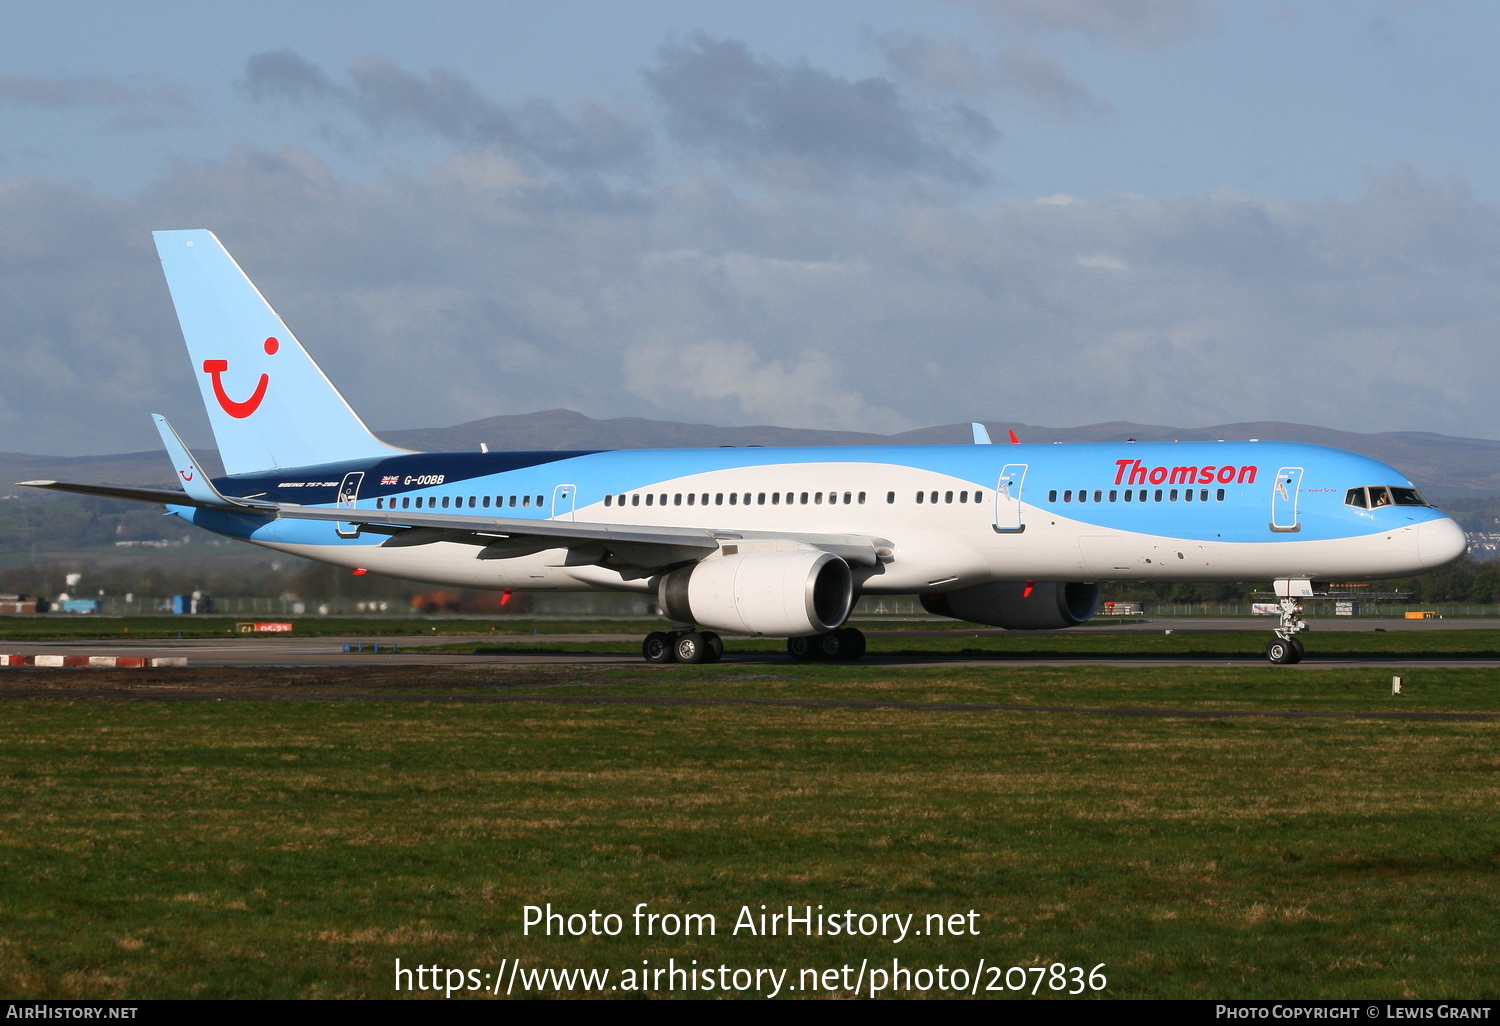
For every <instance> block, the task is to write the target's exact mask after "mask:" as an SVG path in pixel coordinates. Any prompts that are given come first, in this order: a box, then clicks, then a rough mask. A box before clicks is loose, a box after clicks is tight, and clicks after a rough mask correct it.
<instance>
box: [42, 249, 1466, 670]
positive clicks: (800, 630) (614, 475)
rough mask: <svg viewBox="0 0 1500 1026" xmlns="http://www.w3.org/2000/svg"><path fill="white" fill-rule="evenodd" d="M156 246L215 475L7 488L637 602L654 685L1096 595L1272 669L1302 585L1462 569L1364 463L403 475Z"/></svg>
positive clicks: (232, 288)
mask: <svg viewBox="0 0 1500 1026" xmlns="http://www.w3.org/2000/svg"><path fill="white" fill-rule="evenodd" d="M156 243H157V251H158V253H159V254H160V256H161V260H162V267H163V269H164V271H165V273H166V277H167V283H168V286H169V287H170V289H171V292H172V301H173V304H174V305H175V307H176V310H177V315H178V320H179V322H180V323H181V325H182V331H183V336H184V339H185V340H186V342H187V346H188V351H189V353H190V354H191V356H192V359H193V364H194V374H195V377H196V379H197V381H198V384H199V388H200V390H201V392H202V396H203V401H204V405H205V408H206V409H207V411H208V415H209V421H210V424H211V426H212V428H213V432H214V437H215V440H216V441H217V442H218V445H219V452H220V456H221V458H222V459H223V461H224V466H225V469H226V471H227V474H226V476H224V477H220V478H217V479H215V480H213V481H208V480H205V478H204V476H203V474H202V472H201V471H200V469H199V467H198V465H197V462H196V460H195V459H194V458H193V456H192V455H191V453H189V452H188V450H187V448H186V446H184V445H183V444H182V441H181V440H180V439H179V438H178V437H177V435H176V433H175V432H174V431H173V430H172V428H171V426H170V425H169V424H167V422H166V420H165V419H164V418H162V417H160V416H158V417H156V423H157V428H158V430H159V431H160V433H161V437H162V442H163V445H164V446H165V447H166V450H167V453H168V455H169V457H170V459H171V461H172V464H173V468H174V470H175V471H176V474H177V477H178V479H179V481H180V483H181V486H182V489H183V490H182V491H181V492H174V491H166V490H161V491H156V490H150V489H138V488H124V487H115V486H101V485H65V484H59V483H57V482H29V483H31V484H36V485H38V486H40V487H50V488H59V489H63V490H68V491H77V492H84V493H87V494H95V495H109V496H116V497H122V498H130V499H139V500H144V501H150V502H159V503H161V504H163V505H165V506H166V507H167V508H168V509H169V510H170V511H171V512H172V513H174V514H176V515H177V516H180V517H182V518H183V519H185V520H188V521H190V522H192V523H194V524H197V525H198V526H200V527H203V528H205V529H207V530H209V531H213V532H216V533H218V534H222V535H226V536H229V537H232V538H238V539H241V540H243V541H247V542H251V543H253V544H256V545H263V546H266V547H268V548H272V549H277V550H279V551H282V552H288V553H293V554H296V555H299V556H305V557H308V558H310V559H316V560H321V561H324V562H328V563H334V564H339V565H342V566H349V567H363V568H365V569H368V570H373V571H377V572H381V573H386V574H391V575H394V576H398V577H404V578H409V579H412V580H422V581H433V582H439V583H443V584H450V585H459V586H463V587H472V588H495V589H501V588H526V589H591V588H613V589H624V590H634V591H647V592H651V593H653V594H655V595H656V596H657V597H658V598H659V600H660V603H661V605H662V607H663V609H664V610H665V611H666V613H667V614H668V616H669V617H670V618H671V619H673V620H674V621H676V622H677V623H678V624H679V625H680V629H678V630H677V631H676V633H675V634H673V635H670V636H669V635H667V634H653V635H652V636H651V637H650V638H648V639H647V642H646V645H645V652H646V655H647V658H648V659H652V660H653V661H668V660H670V659H672V658H676V659H680V660H683V661H699V660H701V659H705V658H717V652H718V651H720V650H721V642H720V641H719V639H718V637H717V635H716V634H714V633H713V632H714V631H729V632H735V633H744V634H758V635H782V636H787V637H788V638H789V639H790V641H789V643H788V647H789V649H790V650H791V651H792V653H793V654H794V655H798V654H799V653H800V654H802V655H804V656H806V655H810V654H817V652H821V653H822V654H823V655H825V656H829V657H840V656H843V657H851V658H852V657H857V656H858V654H859V653H860V652H862V651H863V638H862V635H860V634H859V632H858V631H856V630H852V629H851V628H848V627H845V626H844V623H845V620H846V619H847V618H848V615H849V612H850V610H851V609H852V608H853V603H854V600H855V599H856V598H857V597H858V595H859V594H861V593H915V594H918V595H921V596H922V601H923V604H924V606H925V607H926V608H927V609H929V610H930V611H932V612H935V613H939V614H941V615H945V616H954V617H958V618H960V619H965V620H972V621H976V622H979V623H987V624H993V625H997V626H1002V627H1010V628H1020V629H1033V628H1055V627H1066V626H1071V625H1073V624H1077V623H1080V622H1082V621H1084V620H1086V619H1087V618H1088V617H1089V616H1090V615H1091V614H1092V613H1093V611H1094V608H1095V605H1096V604H1097V602H1098V598H1099V582H1102V581H1121V580H1125V581H1242V580H1247V579H1257V578H1259V579H1263V580H1265V579H1269V580H1274V581H1276V582H1277V590H1278V593H1279V594H1280V596H1281V598H1282V620H1281V626H1280V628H1279V629H1278V630H1277V636H1278V639H1279V640H1278V641H1277V642H1273V643H1272V646H1270V647H1268V655H1270V657H1271V658H1272V659H1273V661H1278V662H1282V661H1295V660H1296V658H1298V657H1300V653H1301V646H1300V643H1299V642H1297V641H1296V640H1295V638H1294V637H1293V636H1294V635H1295V634H1296V633H1297V632H1298V631H1299V630H1301V629H1303V627H1305V624H1303V623H1302V622H1301V621H1300V620H1297V619H1296V612H1297V609H1298V607H1297V606H1296V604H1295V599H1296V597H1297V596H1299V595H1306V594H1310V593H1311V591H1310V589H1311V583H1310V582H1311V581H1312V580H1314V579H1326V578H1343V579H1360V578H1363V579H1376V578H1384V577H1393V576H1400V575H1406V574H1413V573H1421V572H1423V571H1425V570H1430V569H1433V568H1435V567H1438V566H1441V565H1443V564H1444V563H1447V562H1450V561H1452V560H1454V559H1456V558H1458V557H1459V556H1460V555H1462V554H1463V552H1464V550H1465V539H1464V535H1463V532H1462V531H1461V530H1459V528H1458V526H1457V525H1456V524H1455V523H1454V522H1453V521H1452V520H1450V519H1448V518H1447V517H1446V516H1444V515H1443V514H1442V513H1441V512H1440V511H1439V510H1437V509H1435V508H1433V507H1432V506H1430V505H1429V504H1428V503H1427V502H1426V501H1425V500H1424V499H1423V498H1422V496H1421V495H1420V494H1419V493H1418V492H1417V490H1416V489H1415V488H1413V487H1412V484H1411V482H1410V481H1407V480H1406V479H1405V478H1404V477H1402V476H1401V475H1400V474H1399V473H1397V472H1396V471H1395V470H1393V469H1391V468H1390V467H1388V466H1386V465H1385V464H1383V463H1380V462H1378V461H1376V460H1373V459H1369V458H1367V457H1364V456H1359V455H1356V454H1354V453H1348V452H1341V451H1339V450H1336V449H1329V448H1324V447H1322V446H1315V445H1298V444H1291V443H1283V442H1218V443H1205V442H1184V443H1171V444H1135V443H1119V444H1099V445H1022V444H1012V445H991V444H979V443H987V442H988V437H987V435H986V434H985V433H984V432H983V430H982V428H976V431H975V442H976V444H974V445H963V446H864V447H843V448H800V449H765V448H719V449H672V450H617V451H605V452H496V453H490V452H477V453H474V452H470V453H410V452H406V451H404V450H400V449H396V448H394V447H392V446H390V445H387V444H386V443H384V442H382V441H380V440H379V439H378V438H376V437H375V436H374V435H373V434H371V433H370V431H369V430H368V429H367V428H366V427H365V425H364V423H363V422H362V421H361V420H360V419H359V417H358V415H357V414H356V413H355V412H354V411H353V409H351V408H350V406H349V404H348V403H347V402H346V401H345V400H344V398H343V396H342V395H340V394H339V392H338V390H337V389H335V388H334V386H333V385H332V383H331V382H329V380H328V378H327V377H326V376H324V374H323V372H322V371H321V370H320V369H319V368H318V366H317V364H316V363H314V362H313V360H312V358H311V356H310V355H308V353H307V351H306V350H305V349H304V348H303V347H302V345H301V343H300V342H298V340H297V338H296V336H294V335H293V334H292V333H291V331H290V330H289V329H288V328H287V326H286V324H285V323H284V322H283V321H282V320H281V318H280V317H279V316H278V315H277V314H276V312H275V311H274V310H273V309H271V307H270V305H269V304H268V303H267V302H266V301H265V299H264V298H263V297H262V296H261V295H260V293H259V291H258V290H256V288H255V286H254V285H253V284H251V282H250V280H249V279H248V278H246V277H245V275H244V272H243V271H241V270H240V268H239V266H238V265H237V264H236V263H235V262H234V260H233V259H232V258H231V257H230V256H229V254H228V253H227V252H226V251H225V250H224V248H223V246H221V245H220V244H219V241H218V240H217V239H216V238H214V236H213V235H212V234H211V233H210V232H207V231H203V230H189V231H169V232H157V233H156ZM694 627H697V628H711V630H708V631H699V630H694V629H693V628H694ZM810 646H811V647H810ZM1278 646H1279V647H1278Z"/></svg>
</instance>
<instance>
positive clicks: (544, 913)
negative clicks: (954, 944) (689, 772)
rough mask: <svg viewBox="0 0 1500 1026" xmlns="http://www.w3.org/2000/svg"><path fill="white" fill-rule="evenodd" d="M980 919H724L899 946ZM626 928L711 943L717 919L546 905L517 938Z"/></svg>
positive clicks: (852, 915)
mask: <svg viewBox="0 0 1500 1026" xmlns="http://www.w3.org/2000/svg"><path fill="white" fill-rule="evenodd" d="M979 915H980V913H979V912H978V911H977V910H975V909H969V910H967V911H965V912H928V913H917V912H859V911H856V910H854V909H852V908H846V909H843V910H842V911H829V910H827V909H825V908H824V906H822V905H817V906H813V905H786V906H780V905H777V906H769V905H759V906H752V905H741V906H740V910H739V913H738V914H737V915H736V916H734V919H733V924H732V925H731V924H730V923H729V917H728V916H725V917H723V918H724V924H723V925H724V927H726V928H727V932H728V934H729V935H730V936H731V937H840V936H843V937H881V938H884V939H886V940H889V941H890V942H891V943H892V944H900V943H901V942H902V941H904V940H906V938H907V937H921V936H924V935H926V936H933V937H977V936H979ZM627 924H628V925H629V927H630V930H631V932H632V933H633V934H634V935H635V936H637V937H716V936H718V934H719V930H720V917H719V916H717V915H715V914H714V913H712V912H653V911H651V910H650V905H649V903H647V902H644V901H643V902H640V903H639V904H637V905H636V906H635V910H634V911H633V912H631V913H629V914H628V915H624V916H622V915H620V914H619V913H618V912H601V911H599V910H598V909H590V910H589V911H588V912H562V911H556V910H554V909H553V908H552V905H551V903H550V902H549V903H548V904H546V905H523V906H522V908H521V932H522V933H523V934H526V935H530V934H532V933H536V934H539V935H541V936H544V937H581V936H584V935H591V936H596V937H617V936H619V935H620V934H621V933H624V932H625V930H626V926H627Z"/></svg>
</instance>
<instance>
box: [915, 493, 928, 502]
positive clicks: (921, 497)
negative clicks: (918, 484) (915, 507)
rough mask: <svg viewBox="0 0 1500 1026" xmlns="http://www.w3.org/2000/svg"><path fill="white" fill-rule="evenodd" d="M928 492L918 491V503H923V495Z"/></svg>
mask: <svg viewBox="0 0 1500 1026" xmlns="http://www.w3.org/2000/svg"><path fill="white" fill-rule="evenodd" d="M926 494H927V493H926V492H918V493H917V502H918V504H920V503H921V502H922V499H923V497H924V496H925V495H926Z"/></svg>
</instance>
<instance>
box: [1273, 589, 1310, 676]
mask: <svg viewBox="0 0 1500 1026" xmlns="http://www.w3.org/2000/svg"><path fill="white" fill-rule="evenodd" d="M1279 601H1280V603H1281V612H1280V614H1279V615H1280V617H1281V619H1280V622H1279V623H1278V624H1277V625H1276V637H1274V638H1272V639H1271V640H1270V641H1269V642H1267V643H1266V658H1267V659H1269V660H1270V661H1271V662H1273V663H1300V662H1301V661H1302V642H1300V641H1298V640H1297V635H1298V634H1301V633H1302V632H1303V631H1305V630H1307V621H1306V620H1304V619H1302V607H1301V606H1300V605H1299V604H1298V603H1297V600H1296V599H1295V598H1291V597H1290V596H1287V595H1283V596H1281V598H1280V600H1279Z"/></svg>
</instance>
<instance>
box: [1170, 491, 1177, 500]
mask: <svg viewBox="0 0 1500 1026" xmlns="http://www.w3.org/2000/svg"><path fill="white" fill-rule="evenodd" d="M1168 498H1170V499H1171V500H1172V501H1173V502H1176V501H1177V489H1176V488H1173V489H1172V491H1171V494H1170V495H1169V496H1168Z"/></svg>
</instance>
